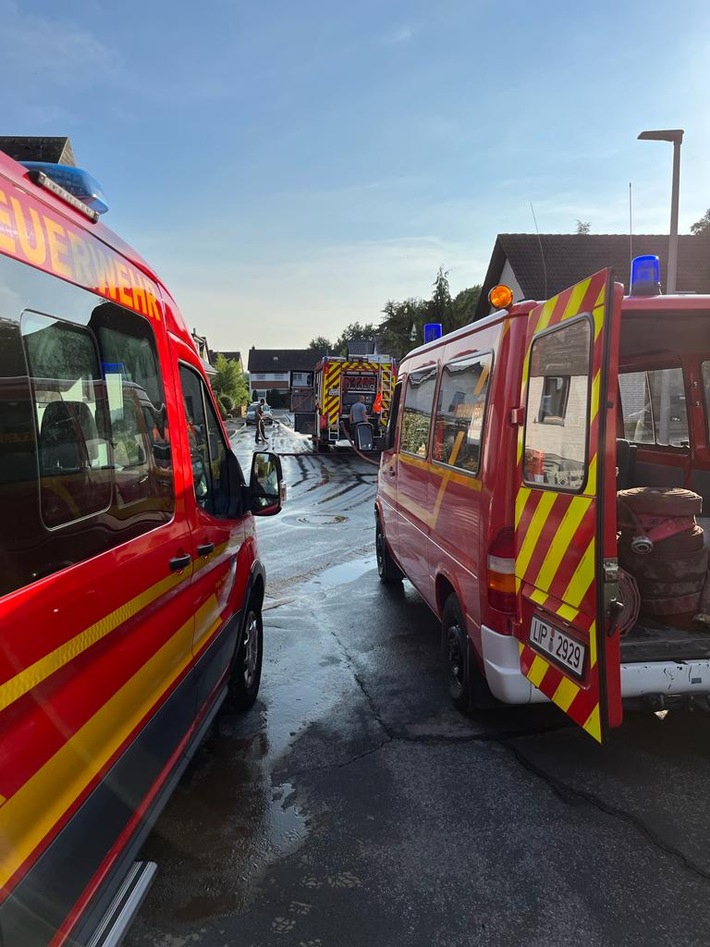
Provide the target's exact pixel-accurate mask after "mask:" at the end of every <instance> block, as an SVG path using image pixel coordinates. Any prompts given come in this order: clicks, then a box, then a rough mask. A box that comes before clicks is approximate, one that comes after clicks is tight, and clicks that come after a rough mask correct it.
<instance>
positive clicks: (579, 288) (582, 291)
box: [560, 279, 591, 322]
mask: <svg viewBox="0 0 710 947" xmlns="http://www.w3.org/2000/svg"><path fill="white" fill-rule="evenodd" d="M590 283H591V279H585V280H582V282H581V283H577V285H576V286H575V287H574V288H573V289H572V292H571V294H570V297H569V299H568V300H567V305H566V306H565V311H564V312H563V313H562V318H561V319H560V322H564V321H565V319H571V318H573V317H574V316H576V315H577V314H578V313H579V312H580V306H581V305H582V300H583V299H584V297H585V295H586V293H587V290H588V289H589V284H590Z"/></svg>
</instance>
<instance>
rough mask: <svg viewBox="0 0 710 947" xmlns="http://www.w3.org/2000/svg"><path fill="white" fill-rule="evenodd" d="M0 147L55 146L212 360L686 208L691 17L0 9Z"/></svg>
mask: <svg viewBox="0 0 710 947" xmlns="http://www.w3.org/2000/svg"><path fill="white" fill-rule="evenodd" d="M0 12H1V13H2V23H3V27H2V30H1V31H0V60H1V61H2V62H3V64H4V68H5V81H4V82H3V83H2V88H1V90H0V105H1V109H0V112H1V114H2V115H3V117H4V123H3V125H4V128H3V134H20V135H33V134H36V135H63V134H68V135H69V136H70V137H71V139H72V143H73V145H74V151H75V154H76V157H77V161H78V163H79V164H80V165H82V166H84V167H86V168H88V169H89V170H90V171H91V172H92V173H93V174H94V176H95V177H97V178H98V180H99V181H101V183H102V184H103V187H104V190H105V192H106V195H107V198H108V201H109V204H110V208H111V209H110V211H109V213H108V214H107V215H106V217H105V218H104V220H105V222H106V223H107V225H108V226H110V227H111V228H112V229H114V230H115V231H116V232H117V233H119V234H120V235H121V236H122V237H123V238H124V239H125V240H127V241H128V242H129V243H131V244H133V245H134V246H135V247H136V249H137V250H138V251H139V252H140V253H142V255H143V256H144V257H146V259H148V260H149V261H150V263H151V264H152V265H153V266H155V268H156V269H157V270H158V272H159V273H160V275H161V277H162V278H163V280H164V281H165V282H166V284H167V285H168V286H169V287H170V289H171V291H172V293H173V294H174V295H175V297H176V299H177V301H178V303H179V304H180V307H181V308H182V310H183V312H184V313H185V316H186V318H187V320H188V322H189V324H190V325H191V326H194V327H195V328H196V329H197V331H198V332H199V333H200V334H206V335H207V336H208V338H209V341H210V344H211V346H212V347H214V348H222V349H239V350H241V351H242V352H243V353H245V354H246V352H247V350H248V348H249V347H250V346H252V345H256V346H257V347H260V348H272V347H273V348H277V347H288V348H299V347H305V346H306V345H307V344H308V342H309V341H310V340H311V339H312V338H313V337H315V336H317V335H325V336H327V337H329V338H336V337H337V336H338V335H339V334H340V332H341V331H342V329H343V328H344V327H345V326H346V325H347V324H348V323H351V322H354V321H359V322H375V323H376V322H378V321H379V319H380V318H381V310H382V308H383V307H384V305H385V303H386V302H387V300H388V299H396V300H400V299H405V298H406V297H408V296H424V297H426V296H428V295H429V294H430V290H431V284H432V283H433V281H434V278H435V276H436V272H437V269H438V267H439V266H440V265H443V266H444V267H445V268H447V269H448V270H449V271H450V277H449V278H450V283H451V288H452V291H453V292H454V293H455V292H458V291H459V290H461V289H464V288H465V287H467V286H471V285H473V284H474V283H478V282H481V281H482V279H483V277H484V275H485V271H486V267H487V264H488V260H489V257H490V254H491V250H492V247H493V243H494V240H495V236H496V234H497V233H500V232H525V233H529V232H534V229H535V225H534V222H533V217H532V212H531V204H532V205H533V207H534V211H535V216H536V218H537V224H538V227H539V229H540V231H541V232H543V233H569V232H573V231H574V229H575V225H576V221H577V219H580V220H583V221H589V222H590V223H591V227H592V232H593V233H626V232H627V231H628V221H629V205H628V197H629V182H632V184H633V217H634V231H635V232H636V233H663V232H667V230H668V224H669V209H670V183H671V161H672V146H671V145H670V144H667V143H664V142H639V141H637V140H636V136H637V134H638V132H640V131H642V130H643V129H652V128H684V129H685V139H684V143H683V146H682V166H681V195H680V231H681V233H687V232H688V230H689V227H690V224H691V223H693V221H695V220H697V219H698V218H699V217H700V216H702V214H703V213H704V212H705V210H706V209H707V208H708V207H710V186H708V174H707V167H708V153H709V152H710V121H708V119H709V118H710V95H708V89H710V4H707V2H706V0H677V2H676V3H669V2H667V0H649V2H646V3H642V2H640V0H616V2H607V0H596V2H588V3H580V2H575V0H566V2H558V0H538V2H536V3H531V2H518V0H506V2H493V0H480V2H478V0H467V2H465V0H437V2H436V3H434V2H432V0H429V2H426V3H425V2H416V0H414V2H404V0H378V2H375V0H359V2H358V3H352V4H342V3H341V4H338V3H333V2H329V3H326V2H325V0H291V2H286V0H260V2H247V0H238V2H227V0H203V2H202V3H195V2H193V3H186V2H184V0H174V2H171V3H166V2H161V0H142V2H137V0H121V3H120V4H119V3H115V2H110V0H84V2H80V0H62V3H61V4H57V3H48V2H44V0H23V2H21V3H20V2H14V0H0Z"/></svg>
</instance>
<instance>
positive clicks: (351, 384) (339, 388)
mask: <svg viewBox="0 0 710 947" xmlns="http://www.w3.org/2000/svg"><path fill="white" fill-rule="evenodd" d="M396 373H397V366H396V362H395V360H394V359H393V358H392V356H391V355H366V356H363V357H357V356H347V357H343V356H334V355H326V356H324V357H323V358H322V359H321V360H320V362H318V364H317V365H316V367H315V370H314V379H313V388H314V393H315V406H314V428H315V429H314V431H313V443H314V445H315V447H316V450H329V449H330V448H332V447H345V448H347V447H350V441H349V440H348V438H347V435H346V434H345V431H344V430H343V422H345V425H347V420H348V417H349V415H350V409H351V408H352V406H353V404H354V403H355V402H356V401H357V400H358V398H359V397H360V395H362V396H363V397H364V399H365V407H366V408H367V414H368V416H369V418H370V421H371V423H372V426H373V428H374V433H375V438H374V445H375V448H379V446H380V445H381V435H382V434H383V433H384V430H385V428H386V427H387V421H388V420H389V413H390V404H391V401H392V392H393V390H394V384H395V379H396Z"/></svg>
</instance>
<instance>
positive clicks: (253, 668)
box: [229, 598, 264, 710]
mask: <svg viewBox="0 0 710 947" xmlns="http://www.w3.org/2000/svg"><path fill="white" fill-rule="evenodd" d="M263 657H264V627H263V623H262V619H261V608H260V607H259V606H258V605H257V604H256V603H255V601H254V599H253V598H250V599H249V604H248V605H247V613H246V616H245V621H244V632H243V634H242V637H241V641H240V642H239V647H238V648H237V653H236V654H235V656H234V664H233V665H232V673H231V677H230V681H229V705H230V707H231V708H232V710H249V708H250V707H251V706H253V704H254V701H255V700H256V698H257V694H258V693H259V684H260V683H261V664H262V661H263Z"/></svg>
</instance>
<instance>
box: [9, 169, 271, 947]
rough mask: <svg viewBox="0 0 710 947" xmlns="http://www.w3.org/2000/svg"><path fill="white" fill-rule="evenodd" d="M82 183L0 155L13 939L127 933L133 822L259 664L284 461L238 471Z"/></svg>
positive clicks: (148, 820) (68, 940) (178, 322)
mask: <svg viewBox="0 0 710 947" xmlns="http://www.w3.org/2000/svg"><path fill="white" fill-rule="evenodd" d="M57 180H58V181H61V183H62V186H59V185H58V184H57V183H56V181H57ZM92 203H96V204H99V206H100V200H99V198H98V195H97V194H96V191H95V188H94V186H93V183H92V182H91V181H87V180H86V178H85V176H83V175H82V173H81V172H80V171H79V170H78V169H75V168H66V167H64V166H56V167H55V168H52V167H51V166H43V167H40V166H32V167H26V166H23V165H21V164H19V163H16V162H15V161H13V160H11V159H10V158H8V157H7V156H6V155H4V154H0V564H1V568H0V727H1V728H2V742H1V743H0V874H1V890H2V894H1V895H0V898H1V901H0V944H1V945H3V947H19V945H22V947H38V945H50V944H51V945H52V947H59V945H63V944H72V945H88V944H91V945H92V947H98V945H100V944H107V943H111V944H113V943H118V942H119V940H120V939H121V935H122V933H123V931H124V929H125V926H126V924H127V923H128V921H129V920H130V918H131V917H132V916H133V914H134V913H135V910H136V909H137V906H138V905H139V904H140V902H141V899H142V896H143V895H144V893H145V891H146V889H147V886H148V884H149V882H150V878H151V877H152V874H153V871H154V870H155V865H152V864H151V863H145V862H139V861H136V856H137V854H138V852H139V849H140V846H141V843H142V842H143V840H144V839H145V837H146V835H147V833H148V831H149V830H150V827H151V825H152V824H153V822H154V821H155V819H156V817H157V815H158V813H159V812H160V810H161V808H162V806H163V805H164V804H165V802H166V800H167V798H168V796H169V794H170V792H171V791H172V790H173V789H174V787H175V785H176V783H177V781H178V779H179V777H180V775H181V773H182V771H183V770H184V768H185V766H186V765H187V763H188V761H189V759H190V757H191V755H192V754H193V753H194V751H195V749H196V747H197V745H198V744H199V742H200V740H201V739H202V737H203V736H204V734H205V733H206V731H207V729H208V727H209V726H210V723H211V721H212V720H213V718H214V716H215V714H216V712H217V710H218V708H219V707H220V705H221V704H222V703H223V701H224V700H225V698H227V697H230V698H231V704H232V706H233V707H234V708H235V709H246V708H248V707H249V706H251V705H252V704H253V703H254V700H255V699H256V696H257V691H258V688H259V681H260V675H261V661H262V619H261V607H262V599H263V596H264V581H265V575H264V569H263V566H262V564H261V562H260V560H259V555H258V549H257V541H256V536H255V529H254V518H253V515H254V514H256V515H269V514H273V513H277V512H278V511H279V509H280V505H281V472H280V465H279V460H278V458H277V457H276V456H275V455H273V454H269V453H263V454H256V455H255V456H254V462H253V467H252V474H251V480H250V483H248V484H247V483H245V481H244V478H243V476H242V472H241V469H240V466H239V463H238V461H237V458H236V457H235V455H234V454H233V452H232V451H231V449H230V446H229V442H228V439H227V437H226V436H225V432H224V429H223V425H222V423H221V420H220V416H219V414H218V413H217V410H216V408H215V402H214V398H213V396H212V392H211V390H210V386H209V384H208V381H207V376H206V374H205V372H204V368H203V365H202V362H201V360H200V358H199V356H198V354H197V351H196V349H195V346H194V344H193V341H192V339H191V336H190V333H189V331H188V328H187V326H186V324H185V321H184V319H183V317H182V316H181V315H180V312H179V310H178V308H177V306H176V305H175V302H174V301H173V299H172V297H171V296H170V294H169V292H168V291H167V290H166V288H165V286H164V285H163V284H162V283H161V282H160V280H159V279H158V277H157V276H156V275H155V274H154V273H153V272H152V271H151V269H150V268H149V267H148V266H147V265H146V263H145V262H144V261H143V260H142V259H141V258H140V257H139V256H138V255H137V254H136V253H134V252H133V251H132V250H130V249H129V248H128V247H127V246H126V245H125V244H124V243H122V242H121V241H120V240H119V239H118V238H117V237H115V236H114V235H113V234H112V233H111V232H110V231H109V230H107V229H106V228H105V227H104V226H103V225H102V224H101V223H99V221H98V213H97V212H96V211H95V210H94V208H92V206H90V204H92ZM101 209H103V208H101Z"/></svg>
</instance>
